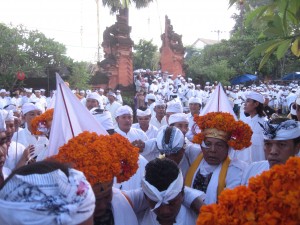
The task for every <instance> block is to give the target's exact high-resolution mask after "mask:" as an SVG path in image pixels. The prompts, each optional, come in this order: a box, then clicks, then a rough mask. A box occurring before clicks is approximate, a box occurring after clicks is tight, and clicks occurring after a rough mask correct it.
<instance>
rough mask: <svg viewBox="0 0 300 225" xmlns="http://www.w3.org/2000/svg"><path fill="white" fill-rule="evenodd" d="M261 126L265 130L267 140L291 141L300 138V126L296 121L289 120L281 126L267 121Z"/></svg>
mask: <svg viewBox="0 0 300 225" xmlns="http://www.w3.org/2000/svg"><path fill="white" fill-rule="evenodd" d="M261 126H262V127H263V129H264V139H265V140H276V141H280V140H291V139H295V138H297V137H299V136H300V126H299V123H298V122H297V121H295V120H287V121H284V122H282V123H280V124H271V123H270V122H268V121H266V122H264V124H261Z"/></svg>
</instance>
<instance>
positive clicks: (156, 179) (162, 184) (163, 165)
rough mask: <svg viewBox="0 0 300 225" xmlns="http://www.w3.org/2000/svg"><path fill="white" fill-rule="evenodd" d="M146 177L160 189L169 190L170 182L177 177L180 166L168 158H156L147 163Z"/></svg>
mask: <svg viewBox="0 0 300 225" xmlns="http://www.w3.org/2000/svg"><path fill="white" fill-rule="evenodd" d="M145 170H146V174H145V179H146V181H148V182H149V183H150V184H152V185H153V186H155V187H156V188H157V189H158V190H159V191H164V190H167V188H168V187H169V186H170V184H171V183H172V182H173V181H174V180H176V179H177V177H178V173H179V168H178V166H177V164H176V163H175V162H174V161H172V160H170V159H167V158H163V159H158V158H157V159H154V160H152V161H150V162H149V163H148V164H147V165H146V168H145Z"/></svg>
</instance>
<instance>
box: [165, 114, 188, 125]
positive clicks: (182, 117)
mask: <svg viewBox="0 0 300 225" xmlns="http://www.w3.org/2000/svg"><path fill="white" fill-rule="evenodd" d="M177 122H186V123H189V119H188V115H187V114H185V113H175V114H172V115H171V116H170V118H169V124H173V123H177Z"/></svg>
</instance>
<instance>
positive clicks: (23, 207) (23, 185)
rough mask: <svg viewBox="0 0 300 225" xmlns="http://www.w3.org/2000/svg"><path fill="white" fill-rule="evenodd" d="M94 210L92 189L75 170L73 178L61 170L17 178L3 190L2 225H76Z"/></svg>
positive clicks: (71, 171)
mask: <svg viewBox="0 0 300 225" xmlns="http://www.w3.org/2000/svg"><path fill="white" fill-rule="evenodd" d="M94 209H95V195H94V192H93V190H92V187H91V186H90V184H89V183H88V182H87V180H86V178H85V177H84V175H83V173H82V172H80V171H77V170H74V169H69V177H67V176H66V174H65V173H64V172H62V171H61V170H55V171H53V172H50V173H47V174H31V175H26V176H22V175H15V176H13V177H12V178H11V179H10V180H9V181H8V182H7V183H6V185H5V186H4V187H3V188H2V189H1V190H0V211H1V213H0V224H23V225H41V224H43V225H54V224H58V225H72V224H74V225H75V224H79V223H81V222H83V221H86V220H87V219H88V218H90V217H91V216H92V215H93V213H94ZM16 212H17V214H18V215H17V216H16V214H15V213H16Z"/></svg>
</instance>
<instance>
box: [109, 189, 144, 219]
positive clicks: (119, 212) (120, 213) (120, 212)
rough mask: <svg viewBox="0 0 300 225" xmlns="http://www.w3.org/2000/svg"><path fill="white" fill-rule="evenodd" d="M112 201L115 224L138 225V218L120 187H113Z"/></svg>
mask: <svg viewBox="0 0 300 225" xmlns="http://www.w3.org/2000/svg"><path fill="white" fill-rule="evenodd" d="M112 191H113V197H112V201H111V205H112V213H113V216H114V224H115V225H124V224H128V225H129V224H130V225H138V220H137V218H136V215H135V213H134V211H133V209H132V206H131V205H130V204H129V202H128V200H127V199H126V197H125V196H124V194H122V192H121V191H120V190H119V189H116V188H113V189H112Z"/></svg>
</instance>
